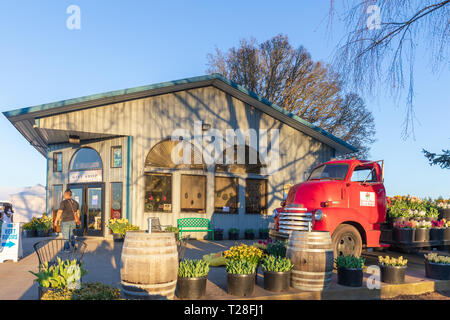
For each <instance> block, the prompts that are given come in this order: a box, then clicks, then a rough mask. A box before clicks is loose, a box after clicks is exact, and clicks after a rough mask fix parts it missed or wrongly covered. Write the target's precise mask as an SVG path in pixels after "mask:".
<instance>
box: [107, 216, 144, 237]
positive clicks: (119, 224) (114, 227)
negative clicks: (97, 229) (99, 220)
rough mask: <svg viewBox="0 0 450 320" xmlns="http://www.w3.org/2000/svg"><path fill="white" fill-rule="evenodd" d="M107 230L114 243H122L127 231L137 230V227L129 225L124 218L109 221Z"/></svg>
mask: <svg viewBox="0 0 450 320" xmlns="http://www.w3.org/2000/svg"><path fill="white" fill-rule="evenodd" d="M108 228H109V229H110V230H111V231H112V233H113V239H114V241H116V242H122V241H123V240H124V239H125V234H126V233H127V231H132V230H139V227H138V226H134V225H132V224H130V223H129V222H128V219H126V218H121V219H110V220H109V223H108Z"/></svg>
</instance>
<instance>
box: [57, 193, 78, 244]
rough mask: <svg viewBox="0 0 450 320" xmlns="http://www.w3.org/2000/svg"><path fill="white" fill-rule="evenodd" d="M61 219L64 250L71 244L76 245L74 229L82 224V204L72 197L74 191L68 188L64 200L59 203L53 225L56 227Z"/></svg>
mask: <svg viewBox="0 0 450 320" xmlns="http://www.w3.org/2000/svg"><path fill="white" fill-rule="evenodd" d="M59 221H61V233H62V237H63V239H66V240H67V241H66V242H64V250H70V245H72V247H74V246H75V241H74V240H75V235H74V232H73V231H74V229H75V228H76V227H77V225H80V224H81V221H80V205H79V204H78V202H76V201H75V200H73V199H72V191H70V190H69V189H67V190H66V191H65V192H64V200H63V201H61V204H60V205H59V210H58V212H57V213H56V218H55V220H54V221H53V227H54V228H56V226H57V225H58V222H59Z"/></svg>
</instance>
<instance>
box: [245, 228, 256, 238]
mask: <svg viewBox="0 0 450 320" xmlns="http://www.w3.org/2000/svg"><path fill="white" fill-rule="evenodd" d="M244 237H245V239H246V240H253V239H255V230H253V229H245V231H244Z"/></svg>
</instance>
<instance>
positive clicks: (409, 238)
mask: <svg viewBox="0 0 450 320" xmlns="http://www.w3.org/2000/svg"><path fill="white" fill-rule="evenodd" d="M414 231H415V230H414V229H410V228H395V229H394V241H396V242H402V243H412V242H413V241H414Z"/></svg>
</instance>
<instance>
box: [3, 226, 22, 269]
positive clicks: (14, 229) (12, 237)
mask: <svg viewBox="0 0 450 320" xmlns="http://www.w3.org/2000/svg"><path fill="white" fill-rule="evenodd" d="M22 256H23V250H22V241H21V237H20V223H8V224H6V223H4V224H3V225H2V230H1V242H0V262H4V261H6V260H13V261H14V262H17V261H18V260H19V258H22Z"/></svg>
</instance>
